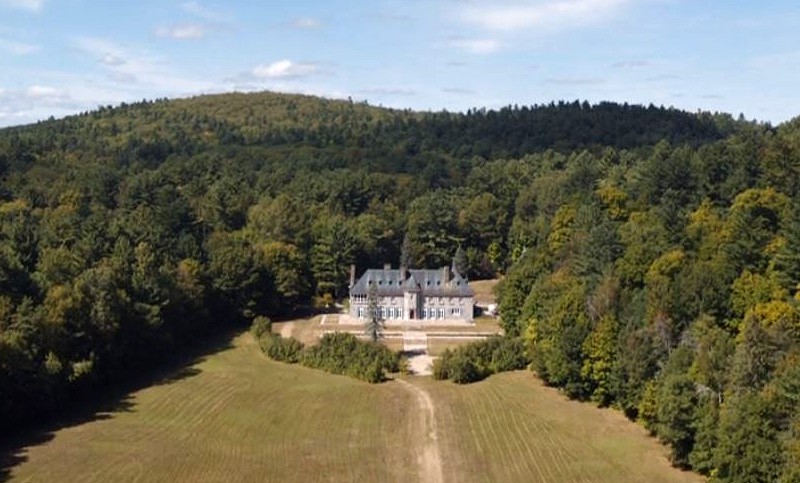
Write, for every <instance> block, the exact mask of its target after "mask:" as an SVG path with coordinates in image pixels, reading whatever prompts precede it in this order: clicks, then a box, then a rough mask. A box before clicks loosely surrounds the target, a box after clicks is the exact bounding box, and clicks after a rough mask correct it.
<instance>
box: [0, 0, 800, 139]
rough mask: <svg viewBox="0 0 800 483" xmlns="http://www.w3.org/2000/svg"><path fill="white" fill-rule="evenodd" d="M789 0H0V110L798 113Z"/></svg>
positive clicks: (799, 46)
mask: <svg viewBox="0 0 800 483" xmlns="http://www.w3.org/2000/svg"><path fill="white" fill-rule="evenodd" d="M799 25H800V3H799V2H794V1H772V0H763V1H758V2H757V1H740V0H726V1H721V0H494V1H492V0H374V1H365V0H361V1H355V0H327V1H324V2H323V1H319V2H317V1H306V0H295V1H280V2H279V1H255V0H247V1H240V0H228V1H221V0H139V1H136V2H134V1H122V0H119V1H116V0H114V1H112V0H0V126H4V125H14V124H21V123H26V122H31V121H35V120H37V119H42V118H47V117H49V116H51V115H52V116H56V117H59V116H64V115H67V114H71V113H75V112H80V111H85V110H89V109H93V108H96V107H97V106H99V105H107V104H118V103H120V102H123V101H133V100H141V99H143V98H147V99H153V98H160V97H176V96H187V95H193V94H200V93H215V92H228V91H234V90H236V91H252V90H264V89H268V90H276V91H285V92H302V93H309V94H317V95H323V96H327V97H341V98H346V97H348V96H349V97H352V98H353V99H356V100H367V101H369V102H370V103H371V104H375V105H385V106H392V107H401V108H413V109H431V110H439V109H448V110H451V111H453V110H466V109H467V108H470V107H489V108H492V107H501V106H504V105H508V104H519V105H523V104H534V103H547V102H550V101H552V100H560V99H565V100H574V99H581V100H583V99H586V100H589V101H593V102H594V101H601V100H612V101H620V102H623V101H625V102H630V103H644V104H648V103H651V102H652V103H654V104H657V105H665V106H675V107H678V108H682V109H687V110H692V111H694V110H697V109H703V110H711V111H724V112H730V113H732V114H734V115H738V114H739V113H744V115H745V116H746V117H748V118H751V119H758V120H764V121H771V122H773V123H778V122H782V121H785V120H788V119H790V118H793V117H795V116H796V115H800V89H798V86H800V28H798V26H799Z"/></svg>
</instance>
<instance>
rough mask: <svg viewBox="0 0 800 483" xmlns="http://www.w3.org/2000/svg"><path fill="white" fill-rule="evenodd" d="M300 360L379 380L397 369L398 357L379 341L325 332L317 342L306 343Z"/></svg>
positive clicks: (327, 369)
mask: <svg viewBox="0 0 800 483" xmlns="http://www.w3.org/2000/svg"><path fill="white" fill-rule="evenodd" d="M302 364H303V365H304V366H308V367H314V368H317V369H323V370H325V371H328V372H331V373H334V374H344V375H348V376H352V377H355V378H358V379H362V380H364V381H367V382H380V381H383V380H385V379H386V373H388V372H399V371H400V370H401V366H402V364H401V358H400V355H399V354H397V353H396V352H392V351H391V350H389V349H388V348H386V347H385V346H383V345H380V344H377V343H374V342H366V341H362V340H359V339H358V338H357V337H356V336H355V335H353V334H348V333H341V332H336V333H333V334H325V335H324V336H323V337H322V339H320V343H319V345H316V346H313V347H309V348H307V349H306V350H305V352H304V354H303V359H302Z"/></svg>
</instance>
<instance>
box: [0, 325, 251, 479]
mask: <svg viewBox="0 0 800 483" xmlns="http://www.w3.org/2000/svg"><path fill="white" fill-rule="evenodd" d="M239 333H240V331H239V330H236V331H228V332H226V333H224V334H221V335H217V336H213V337H211V338H210V339H209V340H207V341H202V342H199V343H197V344H195V345H194V346H193V347H191V348H190V349H187V350H185V351H183V352H181V353H180V354H176V355H175V356H174V357H171V358H168V359H167V360H165V361H162V362H161V363H160V364H159V367H156V368H151V369H150V370H148V371H146V373H144V374H140V375H137V376H134V377H130V378H128V379H127V380H126V381H124V382H120V383H118V384H113V385H107V386H104V387H100V388H95V389H94V390H93V391H91V392H88V393H87V394H85V395H83V396H81V397H79V398H75V399H74V400H72V401H71V403H70V407H69V409H66V410H65V411H64V412H63V413H62V414H60V415H58V416H54V417H52V418H51V417H48V418H47V421H45V422H42V423H40V424H36V425H31V426H29V427H26V428H24V429H21V430H19V431H18V432H17V434H11V435H10V437H6V436H7V435H2V438H0V483H2V482H5V481H8V480H9V479H10V478H11V471H12V470H13V469H14V467H16V466H18V465H20V464H23V463H25V462H26V461H28V451H29V450H30V448H34V447H36V446H39V445H42V444H45V443H47V442H49V441H51V440H52V439H54V438H55V436H56V433H57V432H58V431H60V430H62V429H66V428H71V427H75V426H80V425H82V424H87V423H91V422H95V421H104V420H107V419H112V418H114V415H115V414H120V413H126V412H134V411H135V410H136V408H135V404H134V403H133V393H135V392H136V391H139V390H141V389H144V388H147V387H152V386H168V385H170V384H174V383H176V382H179V381H182V380H184V379H188V378H190V377H194V376H196V375H198V374H200V373H201V372H202V371H201V370H200V369H199V368H198V367H196V366H197V365H198V364H200V363H202V362H203V361H205V360H206V359H208V358H209V357H211V356H213V355H214V354H218V353H220V352H223V351H226V350H228V349H231V348H232V347H233V345H232V344H231V342H232V340H233V338H234V337H235V336H236V335H237V334H239Z"/></svg>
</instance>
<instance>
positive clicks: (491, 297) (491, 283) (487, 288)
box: [469, 278, 500, 305]
mask: <svg viewBox="0 0 800 483" xmlns="http://www.w3.org/2000/svg"><path fill="white" fill-rule="evenodd" d="M498 282H500V279H499V278H495V279H492V280H474V281H472V282H470V283H469V286H470V287H471V288H472V290H473V291H474V292H475V303H477V304H478V305H489V304H493V303H496V302H497V297H496V296H495V294H494V288H495V287H496V286H497V284H498Z"/></svg>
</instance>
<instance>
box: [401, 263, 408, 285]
mask: <svg viewBox="0 0 800 483" xmlns="http://www.w3.org/2000/svg"><path fill="white" fill-rule="evenodd" d="M407 278H408V268H406V266H405V265H400V281H402V282H405V281H406V279H407Z"/></svg>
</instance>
